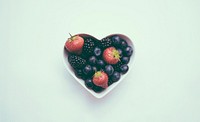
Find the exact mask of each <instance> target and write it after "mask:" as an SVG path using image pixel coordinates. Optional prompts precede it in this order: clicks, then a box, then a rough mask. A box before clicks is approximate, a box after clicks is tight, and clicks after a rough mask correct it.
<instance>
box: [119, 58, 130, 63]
mask: <svg viewBox="0 0 200 122" xmlns="http://www.w3.org/2000/svg"><path fill="white" fill-rule="evenodd" d="M121 61H122V62H123V63H124V64H128V63H129V61H130V58H129V57H122V58H121Z"/></svg>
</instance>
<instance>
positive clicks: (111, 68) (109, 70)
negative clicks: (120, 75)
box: [105, 65, 114, 76]
mask: <svg viewBox="0 0 200 122" xmlns="http://www.w3.org/2000/svg"><path fill="white" fill-rule="evenodd" d="M105 72H106V73H107V74H108V76H111V75H112V74H113V72H114V68H113V67H112V66H111V65H106V66H105Z"/></svg>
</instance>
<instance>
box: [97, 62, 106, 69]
mask: <svg viewBox="0 0 200 122" xmlns="http://www.w3.org/2000/svg"><path fill="white" fill-rule="evenodd" d="M97 65H98V66H99V67H100V68H102V67H104V66H105V63H104V61H103V60H98V61H97Z"/></svg>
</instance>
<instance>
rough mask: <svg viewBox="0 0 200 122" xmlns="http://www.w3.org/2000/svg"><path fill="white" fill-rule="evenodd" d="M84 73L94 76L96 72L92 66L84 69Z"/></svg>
mask: <svg viewBox="0 0 200 122" xmlns="http://www.w3.org/2000/svg"><path fill="white" fill-rule="evenodd" d="M83 73H84V74H85V75H87V76H92V75H93V74H94V71H93V69H92V67H91V66H90V65H86V66H85V67H84V69H83Z"/></svg>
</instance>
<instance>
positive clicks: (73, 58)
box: [68, 54, 86, 69]
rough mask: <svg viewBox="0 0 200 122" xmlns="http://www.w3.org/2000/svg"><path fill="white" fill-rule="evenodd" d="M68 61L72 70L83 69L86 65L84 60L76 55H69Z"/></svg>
mask: <svg viewBox="0 0 200 122" xmlns="http://www.w3.org/2000/svg"><path fill="white" fill-rule="evenodd" d="M68 61H69V63H70V65H71V66H72V67H73V68H74V69H80V68H83V67H84V66H85V65H86V60H85V59H83V58H81V57H80V56H77V55H73V54H71V55H69V56H68Z"/></svg>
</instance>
